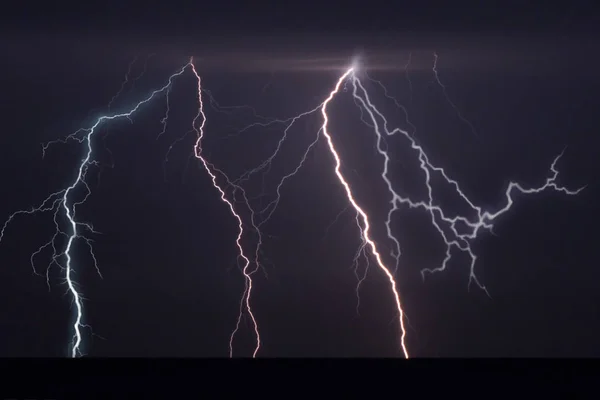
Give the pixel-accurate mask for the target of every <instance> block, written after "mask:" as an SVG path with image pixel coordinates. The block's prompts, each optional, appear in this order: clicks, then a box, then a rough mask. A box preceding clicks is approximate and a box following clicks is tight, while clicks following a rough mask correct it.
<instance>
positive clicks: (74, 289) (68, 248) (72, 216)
mask: <svg viewBox="0 0 600 400" xmlns="http://www.w3.org/2000/svg"><path fill="white" fill-rule="evenodd" d="M134 61H135V60H134ZM132 64H133V63H132ZM132 64H130V68H131V65H132ZM189 65H190V64H186V65H185V66H183V67H182V68H181V69H180V70H179V71H177V72H175V73H174V74H173V75H171V76H170V77H169V79H168V81H167V83H166V84H165V85H164V86H163V87H161V88H160V89H157V90H154V91H153V92H152V93H151V94H150V95H149V96H148V97H146V98H145V99H144V100H142V101H140V102H139V103H137V104H136V105H135V106H134V107H133V108H131V109H130V110H129V111H127V112H123V113H118V114H111V115H103V116H101V117H99V118H98V119H97V120H96V122H95V123H94V124H93V125H92V126H91V127H89V128H85V129H79V130H77V131H76V132H74V133H72V134H70V135H69V136H67V137H66V138H64V139H59V140H55V141H52V142H49V143H47V144H45V145H43V146H42V150H43V155H45V151H46V150H47V148H48V146H50V145H51V144H53V143H57V142H62V143H65V142H67V141H69V140H76V141H78V142H79V143H84V144H85V153H84V157H83V158H82V159H81V161H80V163H79V166H78V168H77V173H76V175H75V177H74V179H73V181H71V183H70V184H69V185H68V186H67V187H66V188H64V189H62V190H60V191H57V192H54V193H52V194H50V195H49V196H48V197H47V198H46V199H44V201H43V202H42V203H41V204H40V205H39V206H38V207H35V208H32V209H31V210H20V211H16V212H14V213H13V214H11V215H10V216H9V217H8V219H7V220H6V222H5V223H4V225H3V227H2V230H1V231H0V243H1V241H2V238H3V237H4V233H5V230H6V228H7V226H8V225H9V223H10V222H11V221H13V219H14V218H15V217H16V216H18V215H23V214H29V215H32V214H37V213H42V212H48V211H54V223H55V227H56V232H55V234H54V235H53V237H52V238H51V240H50V241H49V242H48V243H46V244H44V245H42V246H41V247H40V248H39V249H38V250H37V251H36V252H34V253H33V254H32V256H31V259H32V262H33V258H34V256H35V255H37V254H39V253H40V252H41V251H42V250H43V249H44V248H46V247H48V246H52V248H53V250H54V253H53V255H52V261H51V264H50V265H52V264H53V263H54V264H57V265H58V266H59V267H60V268H61V270H63V272H64V280H65V282H66V284H67V287H68V293H69V294H70V295H71V299H72V302H73V304H74V305H75V316H74V317H75V318H74V319H75V320H74V322H73V325H72V329H73V337H72V341H71V350H70V356H71V357H73V358H75V357H78V356H81V355H83V352H82V350H81V346H82V341H83V337H82V329H83V328H85V327H88V326H87V325H85V324H84V322H83V321H84V307H83V300H84V297H83V295H82V293H81V291H80V290H78V286H79V285H78V283H77V281H76V280H75V278H74V275H76V274H77V271H78V270H79V268H78V266H76V265H75V263H74V260H73V255H72V249H73V245H74V243H75V240H76V239H79V238H83V239H84V240H85V242H86V244H87V245H88V247H89V248H90V251H91V255H92V259H93V260H94V263H95V268H96V270H97V271H99V269H98V265H97V263H96V257H95V255H94V253H93V251H92V247H91V242H90V239H88V238H85V237H84V236H82V233H81V231H82V230H84V229H87V230H89V231H91V232H92V233H96V232H95V231H94V230H93V228H92V227H91V225H90V224H87V223H83V222H79V221H78V219H77V218H76V207H77V206H78V205H81V204H83V203H84V202H85V201H86V200H87V199H88V197H89V195H90V194H91V191H90V187H89V186H88V184H87V183H86V181H85V177H86V173H87V171H88V169H89V167H90V166H91V165H96V164H97V163H96V161H94V157H93V155H94V146H93V142H92V139H93V138H94V136H95V133H96V132H97V131H98V130H99V128H100V127H101V126H102V125H103V124H106V123H109V122H112V121H115V120H119V119H123V118H127V119H130V118H131V117H132V116H133V114H135V112H136V111H138V110H139V109H140V108H141V107H142V106H143V105H145V104H146V103H148V102H150V101H151V100H152V99H154V98H155V97H157V96H158V95H160V94H162V93H164V92H165V91H167V90H168V89H169V88H170V87H171V85H172V83H173V80H174V79H175V78H176V77H178V76H180V75H182V74H183V73H184V72H185V70H186V69H187V67H188V66H189ZM129 73H130V72H128V73H127V76H128V75H129ZM125 80H126V81H127V80H128V78H126V79H125ZM123 87H125V84H123V85H122V86H121V89H120V91H119V93H120V92H121V91H122V90H123ZM116 97H118V94H117V96H115V97H113V99H111V102H112V101H114V99H115V98H116ZM79 187H83V188H84V189H85V194H84V196H83V198H82V199H80V200H75V198H74V197H75V194H76V193H74V192H75V190H76V189H77V188H79ZM61 216H62V217H64V219H65V220H66V222H67V225H68V228H69V231H70V232H65V230H63V229H61V227H60V225H59V220H58V218H59V217H61ZM58 237H66V238H67V243H66V245H65V246H64V248H63V249H62V251H58V249H57V248H56V239H57V238H58ZM63 256H64V258H65V261H64V262H63V261H61V258H62V257H63ZM34 272H35V269H34ZM47 279H48V284H49V278H47Z"/></svg>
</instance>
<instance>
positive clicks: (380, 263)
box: [321, 68, 408, 358]
mask: <svg viewBox="0 0 600 400" xmlns="http://www.w3.org/2000/svg"><path fill="white" fill-rule="evenodd" d="M353 72H354V69H353V68H350V69H348V70H347V71H346V72H345V73H344V74H343V75H342V76H341V77H340V78H339V79H338V81H337V84H336V85H335V89H334V90H333V91H332V92H331V93H330V94H329V97H328V98H327V100H325V102H324V103H323V106H322V107H321V114H322V115H323V127H322V130H323V135H324V136H325V138H326V139H327V144H328V145H329V150H330V151H331V153H332V155H333V158H334V159H335V174H336V175H337V177H338V179H339V181H340V183H341V184H342V185H343V186H344V189H345V190H346V195H347V196H348V200H349V201H350V203H351V204H352V206H353V207H354V209H355V210H356V212H358V213H359V214H360V216H361V217H362V222H363V225H364V227H363V228H362V237H363V239H364V240H365V241H366V242H367V243H368V244H369V247H370V248H371V252H372V253H373V255H374V256H375V259H376V261H377V265H378V266H379V268H381V270H382V271H383V272H384V273H385V274H386V276H387V277H388V279H389V281H390V285H391V287H392V292H393V293H394V299H395V301H396V307H397V309H398V319H399V321H400V330H401V336H400V346H401V347H402V351H403V352H404V356H405V357H406V358H408V350H407V349H406V343H405V337H406V329H405V328H404V311H403V310H402V304H401V302H400V294H399V293H398V290H397V288H396V280H395V279H394V275H393V274H392V273H391V272H390V270H389V269H388V268H387V267H386V266H385V264H384V263H383V261H382V260H381V255H380V254H379V252H378V251H377V246H376V245H375V242H374V241H373V239H371V237H370V235H369V231H370V229H371V226H370V224H369V217H368V216H367V213H365V211H364V210H363V209H362V208H360V206H359V205H358V204H357V203H356V200H355V199H354V196H353V195H352V190H351V189H350V185H349V184H348V182H346V180H345V179H344V176H343V175H342V173H341V172H340V168H341V166H342V164H341V161H340V156H339V155H338V153H337V151H336V150H335V146H334V145H333V139H332V138H331V136H330V135H329V132H328V131H327V123H328V122H329V117H328V116H327V104H329V102H330V101H331V100H333V97H334V96H335V95H336V94H337V93H338V91H339V90H340V86H341V85H342V82H344V81H345V80H346V78H348V76H349V75H350V74H353Z"/></svg>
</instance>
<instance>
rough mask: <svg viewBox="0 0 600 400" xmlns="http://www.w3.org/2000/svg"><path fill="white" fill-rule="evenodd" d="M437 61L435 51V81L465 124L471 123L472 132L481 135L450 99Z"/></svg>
mask: <svg viewBox="0 0 600 400" xmlns="http://www.w3.org/2000/svg"><path fill="white" fill-rule="evenodd" d="M437 63H438V55H437V53H435V52H434V53H433V68H432V69H433V76H434V78H435V81H436V82H437V84H438V85H440V87H441V88H442V93H443V94H444V97H445V98H446V101H447V102H448V103H450V105H451V106H452V108H453V109H454V111H455V112H456V115H457V116H458V118H459V119H460V120H461V121H462V122H464V123H465V124H467V125H469V128H471V132H473V135H475V136H477V137H479V135H478V134H477V131H476V130H475V127H474V126H473V124H472V123H471V121H469V120H468V119H466V118H465V117H463V115H462V113H461V112H460V110H459V109H458V107H456V104H454V102H453V101H452V100H450V96H448V92H447V91H446V86H445V85H444V84H443V83H442V81H441V80H440V75H439V73H438V70H437Z"/></svg>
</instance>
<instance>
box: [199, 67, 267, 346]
mask: <svg viewBox="0 0 600 400" xmlns="http://www.w3.org/2000/svg"><path fill="white" fill-rule="evenodd" d="M190 65H191V67H192V71H193V72H194V75H195V76H196V79H197V80H198V106H199V108H198V114H196V117H195V118H194V120H193V121H192V129H194V131H195V132H196V134H197V135H198V140H196V145H195V147H194V154H195V156H196V158H197V159H199V160H200V161H201V162H202V165H204V169H206V172H207V173H208V174H209V175H210V177H211V179H212V183H213V186H214V187H215V188H216V189H217V190H218V191H219V192H220V193H221V200H222V201H223V202H225V203H226V204H227V205H228V206H229V210H230V211H231V214H232V215H233V216H234V217H235V219H237V221H238V227H239V231H238V236H237V239H236V241H235V243H236V245H237V247H238V250H239V256H240V257H241V258H242V259H243V260H244V268H243V270H242V272H243V274H244V278H245V284H246V288H245V290H244V294H243V295H242V303H244V302H245V303H246V310H247V311H248V314H249V315H250V318H251V319H252V323H253V325H254V333H255V334H256V347H255V348H254V352H253V353H252V357H256V353H258V350H259V349H260V334H259V333H258V324H257V323H256V318H254V314H253V313H252V308H251V307H250V294H251V292H252V277H251V274H250V273H249V271H248V267H249V265H250V260H249V259H248V257H246V255H245V254H244V249H243V247H242V245H241V244H240V241H241V239H242V236H243V234H244V227H243V223H242V218H241V217H240V216H239V214H237V213H236V212H235V209H234V207H233V204H232V203H231V202H230V201H229V200H227V198H226V197H225V191H224V190H223V189H222V188H221V187H220V186H219V185H218V184H217V176H216V175H215V174H214V173H213V172H212V170H213V169H214V168H213V167H212V165H211V164H210V163H209V162H208V161H206V159H205V158H204V157H202V155H201V154H202V145H201V141H202V138H203V137H204V124H205V123H206V115H205V114H204V104H203V102H202V84H201V79H200V75H198V72H197V71H196V67H195V65H194V59H193V57H192V58H190ZM200 117H202V122H201V124H200V126H199V127H197V125H196V121H197V120H198V118H200ZM240 317H241V314H240ZM238 327H239V320H238V324H237V325H236V327H235V329H234V330H233V332H232V333H231V337H230V340H229V356H230V357H233V339H234V337H235V334H236V333H237V331H238Z"/></svg>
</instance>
